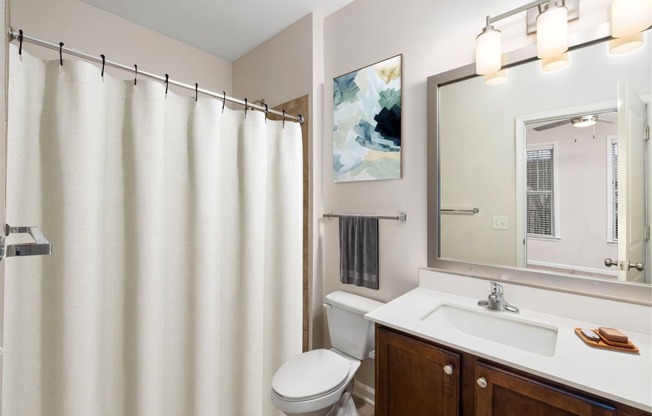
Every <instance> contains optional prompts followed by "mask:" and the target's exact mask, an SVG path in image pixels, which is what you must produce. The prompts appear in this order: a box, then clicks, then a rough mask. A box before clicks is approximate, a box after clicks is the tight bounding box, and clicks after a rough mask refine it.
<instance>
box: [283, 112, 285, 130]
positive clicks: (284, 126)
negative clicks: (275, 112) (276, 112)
mask: <svg viewBox="0 0 652 416" xmlns="http://www.w3.org/2000/svg"><path fill="white" fill-rule="evenodd" d="M283 128H285V110H283Z"/></svg>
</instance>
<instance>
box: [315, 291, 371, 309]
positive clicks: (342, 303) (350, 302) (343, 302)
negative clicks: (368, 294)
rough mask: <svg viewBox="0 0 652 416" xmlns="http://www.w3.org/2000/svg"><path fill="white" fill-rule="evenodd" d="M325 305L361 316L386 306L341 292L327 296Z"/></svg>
mask: <svg viewBox="0 0 652 416" xmlns="http://www.w3.org/2000/svg"><path fill="white" fill-rule="evenodd" d="M325 303H327V304H330V305H333V306H337V307H340V308H342V309H346V310H349V311H351V312H354V313H359V314H361V315H364V314H367V313H369V312H371V311H373V310H374V309H376V308H379V307H381V306H383V305H384V303H382V302H378V301H377V300H373V299H369V298H365V297H364V296H359V295H354V294H353V293H348V292H342V291H341V290H338V291H336V292H332V293H329V294H328V295H326V300H325Z"/></svg>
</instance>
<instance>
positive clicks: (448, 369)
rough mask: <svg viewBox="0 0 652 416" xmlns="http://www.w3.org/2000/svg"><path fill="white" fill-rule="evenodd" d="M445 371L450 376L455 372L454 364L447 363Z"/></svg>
mask: <svg viewBox="0 0 652 416" xmlns="http://www.w3.org/2000/svg"><path fill="white" fill-rule="evenodd" d="M444 373H446V374H448V375H449V376H450V375H451V374H453V366H452V365H450V364H449V365H445V366H444Z"/></svg>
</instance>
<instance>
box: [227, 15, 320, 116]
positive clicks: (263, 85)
mask: <svg viewBox="0 0 652 416" xmlns="http://www.w3.org/2000/svg"><path fill="white" fill-rule="evenodd" d="M311 56H312V15H307V16H305V17H304V18H303V19H301V20H299V21H297V22H296V23H294V24H293V25H291V26H288V27H287V28H285V29H284V30H283V31H282V32H280V33H279V34H277V35H276V36H274V37H273V38H272V39H270V40H268V41H267V42H265V43H263V44H262V45H260V46H258V47H257V48H256V49H254V50H253V51H251V52H249V53H247V54H246V55H244V56H243V57H242V58H240V59H238V60H236V61H235V62H233V91H234V94H235V96H237V97H247V98H248V99H249V100H257V99H261V98H264V99H265V101H266V103H267V104H268V105H269V106H270V108H271V107H274V106H275V105H276V104H280V103H284V102H286V101H290V100H292V99H294V98H297V97H301V96H304V95H306V94H309V93H310V89H311V86H312V60H311Z"/></svg>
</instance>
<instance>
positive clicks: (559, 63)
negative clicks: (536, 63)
mask: <svg viewBox="0 0 652 416" xmlns="http://www.w3.org/2000/svg"><path fill="white" fill-rule="evenodd" d="M568 62H569V56H568V53H562V54H561V55H557V56H553V57H551V58H543V59H542V60H541V70H542V71H544V72H554V71H559V70H560V69H564V68H566V67H567V66H568Z"/></svg>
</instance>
